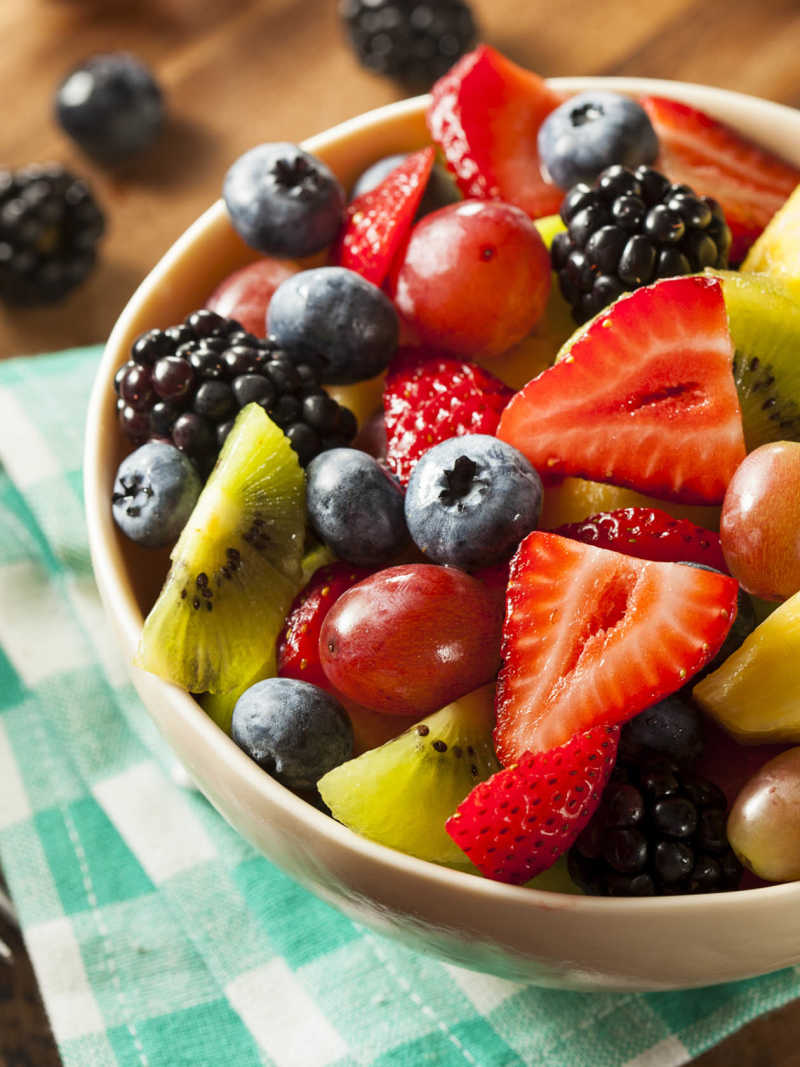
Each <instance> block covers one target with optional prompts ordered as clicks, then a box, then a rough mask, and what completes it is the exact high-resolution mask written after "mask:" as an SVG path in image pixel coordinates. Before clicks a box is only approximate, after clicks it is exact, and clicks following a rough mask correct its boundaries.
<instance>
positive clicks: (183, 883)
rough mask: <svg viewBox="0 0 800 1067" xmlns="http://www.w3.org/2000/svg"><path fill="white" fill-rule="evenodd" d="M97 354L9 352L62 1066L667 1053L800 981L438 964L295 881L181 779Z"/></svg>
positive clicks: (38, 876)
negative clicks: (127, 598) (157, 710)
mask: <svg viewBox="0 0 800 1067" xmlns="http://www.w3.org/2000/svg"><path fill="white" fill-rule="evenodd" d="M99 356H100V350H99V349H98V348H90V349H82V350H76V351H71V352H65V353H61V354H58V355H53V356H43V357H38V358H29V359H24V360H23V359H19V360H11V361H7V362H4V363H0V462H2V468H0V863H2V867H3V871H4V873H5V876H6V878H7V881H8V884H9V887H10V890H11V893H12V895H13V897H14V900H15V902H16V905H17V908H18V910H19V915H20V919H21V922H22V926H23V930H24V934H25V940H26V943H27V946H28V949H29V951H30V955H31V958H32V960H33V963H34V966H35V968H36V973H37V976H38V979H39V983H40V986H41V990H42V995H43V998H44V1002H45V1005H46V1007H47V1011H48V1013H49V1016H50V1020H51V1022H52V1025H53V1030H54V1032H55V1037H56V1040H57V1042H58V1045H59V1048H60V1051H61V1055H62V1057H63V1060H64V1063H65V1064H66V1065H67V1067H101V1065H102V1067H107V1065H117V1064H119V1065H123V1067H228V1065H235V1067H250V1065H256V1064H274V1065H276V1067H323V1065H337V1067H338V1065H344V1064H381V1065H383V1067H389V1065H391V1064H396V1065H398V1067H409V1065H412V1067H413V1065H416V1064H423V1063H431V1064H432V1063H436V1064H440V1065H445V1067H449V1065H453V1067H464V1064H465V1062H466V1063H468V1064H472V1065H481V1067H495V1065H503V1067H507V1065H513V1064H536V1065H541V1067H564V1065H565V1064H569V1065H570V1067H580V1065H583V1064H587V1065H589V1064H590V1065H592V1067H617V1065H623V1064H625V1065H627V1067H668V1065H670V1067H672V1065H677V1064H682V1063H685V1062H687V1061H688V1060H689V1059H690V1058H691V1057H693V1056H695V1055H697V1054H698V1053H700V1052H701V1051H702V1050H704V1049H706V1048H708V1047H709V1046H711V1045H713V1044H714V1043H715V1042H717V1041H719V1040H720V1039H721V1038H723V1037H724V1036H725V1035H726V1034H728V1033H730V1032H731V1031H733V1030H735V1029H736V1028H737V1027H739V1026H741V1025H742V1024H743V1023H745V1022H747V1021H748V1020H749V1019H752V1018H753V1017H754V1016H756V1015H759V1014H760V1013H762V1012H764V1011H767V1010H769V1009H770V1008H775V1007H777V1006H778V1005H780V1004H783V1003H785V1002H786V1001H788V1000H789V999H791V998H792V997H794V996H796V995H797V993H798V974H797V973H796V972H795V971H794V970H788V971H782V972H779V973H777V974H774V975H771V976H769V977H767V978H762V979H757V980H754V981H749V982H739V983H735V984H732V985H725V986H716V987H713V988H709V989H706V990H702V991H694V992H690V993H661V994H652V995H644V996H638V995H617V994H614V995H606V994H577V993H565V992H556V991H552V990H544V989H538V988H536V987H534V986H527V985H518V984H515V983H512V982H507V981H503V980H501V979H498V978H492V977H487V976H485V975H479V974H475V973H473V972H471V971H467V970H463V969H462V968H460V967H453V966H449V965H446V964H443V963H440V962H439V961H437V960H435V959H430V958H428V957H426V956H422V955H417V954H415V953H413V952H410V951H408V950H407V949H405V948H402V947H400V946H398V945H396V944H394V943H393V942H391V941H386V940H384V939H382V938H381V937H378V936H376V935H374V934H372V933H370V932H368V931H367V930H365V929H364V928H363V927H361V926H358V925H356V924H355V923H352V922H350V921H349V920H348V919H346V918H344V917H343V916H342V915H340V914H338V913H337V912H336V911H334V910H333V909H332V908H330V907H329V906H328V905H327V904H323V903H321V902H320V901H319V900H317V899H316V898H315V897H313V896H311V895H309V894H308V893H307V892H305V891H304V890H303V889H300V888H299V887H298V886H297V885H295V884H294V883H293V882H292V881H291V880H290V879H288V878H286V877H285V876H284V875H283V874H281V873H280V871H278V870H276V869H275V868H274V867H273V866H271V864H269V863H268V862H267V861H266V860H265V859H263V858H262V857H261V856H259V855H258V854H257V853H256V852H255V851H254V850H253V849H252V848H251V847H250V845H248V844H246V843H245V842H244V841H243V840H242V839H241V838H240V837H239V836H238V835H237V834H236V833H235V832H234V831H233V830H232V829H230V827H229V826H228V825H227V824H226V823H225V822H224V821H223V820H222V819H221V818H220V817H219V816H218V815H217V813H216V812H215V811H214V810H213V809H212V808H211V807H210V806H209V805H208V803H207V802H206V801H205V800H204V799H203V798H202V797H201V796H199V795H198V794H197V793H195V792H192V791H185V790H182V789H181V788H180V787H179V786H178V785H176V784H175V782H174V781H173V776H172V775H171V773H170V768H171V766H172V762H171V757H170V755H169V753H168V752H167V751H166V749H165V746H164V745H163V743H162V742H161V740H160V738H159V737H158V736H157V734H156V732H155V730H154V728H153V726H152V724H151V722H150V720H149V719H148V717H147V716H146V714H145V713H144V712H143V710H142V707H141V705H140V703H139V701H138V699H137V697H136V694H135V692H134V690H133V688H132V686H131V685H130V683H129V682H128V680H127V677H126V672H125V668H124V665H123V664H122V663H121V662H120V659H119V657H118V655H117V653H116V651H115V649H114V647H113V646H112V644H111V643H110V638H109V631H108V627H107V626H106V625H105V623H104V621H103V617H102V612H101V607H100V604H99V601H98V598H97V593H96V590H95V586H94V582H93V579H92V572H91V566H90V561H89V553H88V549H87V544H86V531H85V527H84V519H83V509H82V496H81V469H80V468H81V449H82V438H83V422H84V415H85V410H86V402H87V398H88V393H89V388H90V384H91V380H92V377H93V374H94V371H95V368H96V366H97V362H98V359H99ZM109 402H110V398H109Z"/></svg>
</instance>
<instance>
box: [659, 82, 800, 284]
mask: <svg viewBox="0 0 800 1067" xmlns="http://www.w3.org/2000/svg"><path fill="white" fill-rule="evenodd" d="M641 102H642V105H643V106H644V108H645V110H646V111H647V113H648V115H649V116H650V121H651V122H652V123H653V126H654V128H655V131H656V133H657V134H658V138H659V141H660V145H661V150H660V155H659V160H658V162H656V164H655V166H656V167H657V168H658V169H659V170H662V171H664V173H665V174H666V175H667V176H668V177H669V179H670V181H673V182H680V183H684V184H686V185H690V186H691V187H692V189H693V190H694V191H695V192H696V193H698V194H699V195H701V196H712V197H714V199H716V200H718V201H719V203H720V204H721V205H722V210H723V211H724V212H725V218H726V220H727V222H728V226H729V227H730V230H731V235H732V237H733V244H732V246H731V251H730V260H731V263H739V262H741V260H742V259H744V256H745V253H746V252H747V250H748V248H749V247H750V245H751V244H752V243H753V241H754V240H755V239H756V237H758V235H759V234H760V233H761V231H762V230H763V229H764V227H765V226H766V225H767V223H768V222H769V220H770V219H771V218H772V216H773V215H774V214H775V212H776V211H777V210H778V208H780V207H781V206H782V205H783V203H784V202H785V201H786V199H787V197H788V196H789V195H790V194H791V193H792V192H793V191H794V189H795V187H796V186H797V185H798V183H800V170H798V168H797V167H795V166H793V165H792V164H791V163H787V162H786V160H783V159H781V158H780V157H779V156H776V155H775V154H774V153H773V152H769V151H767V149H765V148H761V147H759V146H758V145H756V144H754V143H753V142H752V141H749V140H747V139H746V138H745V137H742V136H741V134H739V133H737V132H736V131H735V130H733V129H732V128H731V127H730V126H726V125H725V123H723V122H719V121H718V120H717V119H714V118H711V116H710V115H706V114H705V113H704V112H703V111H698V110H697V109H696V108H693V107H689V105H688V104H683V103H681V102H680V101H678V100H669V99H667V98H666V97H663V96H646V97H644V98H643V99H642V101H641Z"/></svg>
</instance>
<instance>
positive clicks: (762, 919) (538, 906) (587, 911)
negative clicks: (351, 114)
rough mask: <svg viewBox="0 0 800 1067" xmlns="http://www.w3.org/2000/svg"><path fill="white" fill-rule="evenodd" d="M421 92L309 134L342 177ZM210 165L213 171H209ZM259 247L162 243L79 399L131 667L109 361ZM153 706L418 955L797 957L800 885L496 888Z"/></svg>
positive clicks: (91, 482)
mask: <svg viewBox="0 0 800 1067" xmlns="http://www.w3.org/2000/svg"><path fill="white" fill-rule="evenodd" d="M551 84H552V85H553V87H554V88H556V89H557V90H562V91H566V92H572V91H580V90H583V89H588V88H603V89H615V90H621V91H625V92H633V93H645V92H647V93H659V94H662V95H666V96H673V97H676V98H679V99H682V100H685V101H686V102H688V103H690V104H695V105H696V106H699V107H701V108H703V109H704V110H707V111H709V112H710V113H712V114H713V115H716V116H718V117H719V118H722V119H724V120H726V121H727V122H729V123H731V124H732V125H734V126H736V127H737V128H738V129H739V130H741V131H742V132H743V133H745V134H748V135H750V136H752V137H753V138H755V139H757V140H758V141H760V142H761V143H762V144H764V145H766V146H768V147H770V148H773V149H775V150H777V151H779V152H781V153H782V154H783V155H785V156H787V157H788V158H790V159H792V160H793V161H794V162H795V163H797V164H800V111H794V110H792V109H790V108H786V107H782V106H779V105H777V104H773V103H767V102H764V101H762V100H757V99H755V98H752V97H747V96H742V95H740V94H737V93H732V92H724V91H721V90H718V89H711V88H706V87H702V86H696V85H687V84H682V83H677V82H661V81H653V80H644V79H632V78H602V79H600V78H598V79H592V78H562V79H556V80H555V81H553V82H552V83H551ZM425 104H426V99H425V98H418V99H414V100H407V101H403V102H401V103H398V104H393V105H390V106H389V107H384V108H381V109H379V110H377V111H372V112H369V113H368V114H366V115H362V116H360V117H358V118H356V119H352V120H350V121H349V122H345V123H343V124H342V125H340V126H337V127H335V128H334V129H332V130H329V131H327V132H326V133H323V134H320V135H319V136H317V137H313V138H311V140H309V141H307V142H306V143H305V147H306V148H307V149H309V151H311V152H314V153H316V154H317V155H319V156H320V157H321V158H322V159H324V160H325V161H326V162H327V163H328V164H329V165H330V166H331V167H332V168H333V170H334V171H335V172H336V173H337V174H338V176H339V177H340V179H341V180H342V182H343V184H344V185H345V187H348V186H349V185H350V184H351V183H352V181H353V180H354V179H355V177H356V176H357V175H358V174H359V173H360V172H361V171H362V170H363V169H364V168H365V167H366V166H367V165H368V164H369V163H371V162H372V161H373V160H375V159H378V158H380V157H381V156H384V155H388V154H389V153H392V152H398V151H408V150H411V149H414V148H417V147H420V146H421V145H423V144H425V143H427V142H428V136H427V131H426V128H425V122H424V109H425ZM221 177H222V176H221V175H220V178H221ZM254 258H256V257H255V253H254V252H253V251H252V250H250V249H248V248H247V247H246V246H245V245H244V244H243V243H242V242H241V240H240V239H239V238H238V237H237V235H236V234H235V233H234V231H233V229H232V228H231V226H230V224H229V222H228V220H227V217H226V213H225V210H224V207H223V205H222V203H221V202H218V203H216V204H214V205H213V206H212V207H211V208H209V210H208V211H207V212H206V213H205V214H204V215H203V216H201V218H199V219H198V220H197V222H196V223H195V224H194V225H193V226H192V227H190V229H189V230H188V231H187V232H186V233H185V234H184V235H183V236H182V237H181V238H180V240H178V241H177V242H176V243H175V244H174V245H173V247H172V248H171V249H170V250H169V251H168V252H167V254H166V255H165V256H164V258H163V259H162V260H161V261H160V263H158V264H157V266H156V267H155V268H154V269H153V271H152V272H151V273H150V275H149V276H148V277H147V278H146V279H145V281H144V282H143V283H142V284H141V286H140V287H139V289H138V290H137V291H136V293H135V294H134V295H133V297H132V298H131V300H130V302H129V304H128V305H127V307H126V308H125V310H124V311H123V313H122V315H121V316H120V319H119V321H118V322H117V324H116V326H115V328H114V331H113V333H112V334H111V337H110V339H109V342H108V345H107V347H106V351H105V355H104V356H103V360H102V363H101V365H100V368H99V371H98V375H97V380H96V382H95V386H94V391H93V393H92V397H91V404H90V408H89V416H88V426H87V433H86V454H85V484H86V510H87V517H88V525H89V540H90V545H91V552H92V559H93V563H94V570H95V575H96V577H97V582H98V585H99V587H100V593H101V595H102V598H103V601H104V604H105V608H106V611H107V613H108V617H109V619H110V620H111V622H112V623H113V626H114V628H115V631H116V633H117V636H118V639H119V643H120V645H121V648H122V651H123V654H124V656H125V658H126V660H127V661H128V662H130V661H131V659H132V656H133V653H134V650H135V648H136V645H137V643H138V639H139V633H140V630H141V626H142V619H143V611H146V610H147V609H148V607H149V606H150V604H151V603H152V601H153V599H154V598H155V594H156V592H157V589H158V587H159V585H160V583H161V581H162V579H163V576H164V574H165V572H166V554H160V553H156V554H153V553H148V552H146V551H144V550H140V549H137V548H136V546H133V545H131V544H130V543H128V542H126V541H124V539H123V538H121V537H120V536H119V535H118V533H117V531H116V528H115V526H114V524H113V523H112V520H111V510H110V507H109V499H110V492H111V486H112V484H113V478H114V473H115V470H116V467H117V464H118V463H119V460H120V459H121V457H122V454H123V452H124V446H123V442H122V441H121V440H120V435H119V433H118V431H117V427H116V418H115V411H114V404H113V402H112V397H113V386H112V382H113V377H114V372H115V371H116V369H117V368H118V367H119V366H120V364H121V363H123V362H124V361H125V360H126V359H127V356H128V351H129V346H130V344H131V341H132V340H133V339H134V337H135V336H136V335H137V334H139V333H140V332H141V331H143V330H145V329H148V328H150V327H153V326H159V327H164V326H167V325H169V324H171V323H175V322H180V321H181V320H182V319H183V317H184V316H185V315H186V314H187V312H188V311H190V310H192V309H193V308H195V307H200V306H202V304H203V301H204V299H205V297H206V296H207V295H208V294H209V292H210V291H211V290H212V289H213V288H214V286H215V285H216V284H217V283H218V282H219V281H221V280H222V279H223V278H224V277H225V276H226V275H227V274H228V273H229V272H230V271H232V270H233V269H234V268H236V267H239V266H242V265H243V264H245V263H247V262H249V261H250V260H252V259H254ZM131 674H132V677H133V681H134V684H135V685H136V688H137V689H138V691H139V694H140V696H141V698H142V700H143V701H144V704H145V706H146V707H147V709H148V711H149V713H150V715H151V716H152V717H153V719H154V720H155V722H156V723H157V725H158V727H159V729H160V730H161V732H162V733H163V734H164V736H165V737H166V739H167V741H168V742H169V743H170V745H171V746H172V748H173V749H174V751H175V753H176V754H177V755H178V757H179V758H180V759H181V761H182V762H183V763H184V764H185V766H186V768H187V769H188V771H189V773H190V774H191V775H192V777H193V778H194V780H195V781H196V782H197V784H198V785H199V787H200V788H201V789H202V790H203V792H204V793H205V794H206V796H207V797H208V798H209V799H210V800H211V802H212V803H213V804H214V805H215V806H216V807H217V808H218V809H219V811H220V812H221V813H222V814H223V815H224V816H225V818H226V819H228V821H229V822H230V823H232V824H233V826H235V827H236V829H237V830H239V831H240V832H241V833H242V834H243V835H244V836H245V837H246V838H247V839H249V840H250V841H251V842H252V843H253V844H254V845H255V846H256V847H257V848H258V849H260V850H261V851H262V852H263V853H264V855H265V856H267V857H268V858H269V859H270V860H272V861H274V862H275V863H276V864H277V865H278V866H279V867H281V868H282V869H283V870H284V871H286V872H287V873H288V874H290V875H291V876H293V877H294V878H296V879H297V881H298V882H300V883H301V884H302V885H304V886H306V887H307V888H308V889H310V890H312V891H313V892H314V893H316V894H317V895H318V896H320V897H321V898H322V899H324V900H326V901H328V902H329V903H331V904H333V905H335V906H336V907H338V908H340V909H341V910H342V911H343V912H344V913H345V914H347V915H349V916H351V917H352V918H354V919H357V920H358V921H360V922H363V923H365V924H366V925H368V926H370V927H372V928H374V929H375V930H378V931H380V932H382V933H385V934H388V935H390V936H393V937H397V938H399V939H401V940H403V941H405V942H406V943H407V944H409V945H411V946H413V947H414V948H417V949H419V950H422V951H424V952H430V953H434V954H436V955H439V956H441V957H443V958H445V959H448V960H450V961H453V962H455V963H458V964H462V965H465V966H469V967H473V968H475V969H476V970H483V971H487V972H493V973H495V974H498V975H502V976H504V977H506V978H510V979H516V980H532V981H534V982H538V983H541V984H543V985H553V986H563V987H567V988H571V989H585V990H586V989H589V990H591V989H595V990H598V989H602V990H614V989H616V990H657V989H670V988H677V987H687V986H699V985H706V984H708V983H713V982H721V981H727V980H730V979H738V978H744V977H748V976H751V975H756V974H761V973H765V972H768V971H771V970H775V969H778V968H780V967H784V966H787V965H790V964H797V963H800V884H790V885H782V886H774V887H770V888H766V889H755V890H748V891H742V892H737V893H728V894H713V895H707V896H696V897H688V898H680V897H667V898H651V899H642V900H626V899H605V898H593V897H583V896H570V895H561V894H557V893H548V892H542V891H534V890H527V889H522V888H517V887H514V886H507V885H501V884H498V883H495V882H490V881H488V880H484V879H482V878H479V877H476V876H472V875H469V874H463V873H459V872H457V871H451V870H448V869H445V868H442V867H438V866H435V865H434V864H430V863H426V862H424V861H421V860H417V859H412V858H409V857H408V856H405V855H403V854H401V853H399V852H395V851H393V850H391V849H388V848H385V847H383V846H381V845H377V844H374V843H373V842H371V841H367V840H365V839H364V838H361V837H359V836H357V835H356V834H354V833H352V832H351V831H350V830H348V829H346V828H345V827H344V826H341V825H339V824H338V823H336V822H334V820H333V819H330V818H328V817H326V816H325V815H323V814H321V813H320V812H319V811H317V810H315V809H314V808H312V807H311V806H310V805H309V804H306V803H305V802H304V801H302V800H300V799H298V798H297V797H296V796H294V795H293V794H292V793H291V792H289V791H288V790H287V789H285V788H284V787H283V786H281V785H279V784H278V783H277V782H275V781H274V780H273V779H272V778H270V777H269V776H268V775H267V774H265V773H264V772H263V771H261V770H260V769H259V768H258V767H257V766H256V764H255V763H253V762H252V761H251V760H250V759H249V758H248V757H247V756H245V755H244V753H243V752H242V751H240V749H239V748H237V747H236V745H235V744H234V743H233V742H232V741H231V740H230V738H228V737H227V736H226V735H225V734H224V733H223V732H222V731H221V730H220V729H218V727H217V726H216V725H215V724H214V723H213V722H212V721H211V720H210V719H209V718H208V717H207V716H206V715H205V714H204V712H203V711H202V710H201V709H200V707H199V706H198V705H197V704H196V703H195V702H194V700H193V699H192V698H191V697H190V696H188V695H187V694H186V693H184V692H182V691H181V690H179V689H177V688H175V687H174V686H171V685H169V684H167V683H165V682H163V681H161V680H160V679H158V678H156V677H154V676H152V675H149V674H146V673H144V672H142V671H140V670H137V669H135V668H133V667H132V668H131Z"/></svg>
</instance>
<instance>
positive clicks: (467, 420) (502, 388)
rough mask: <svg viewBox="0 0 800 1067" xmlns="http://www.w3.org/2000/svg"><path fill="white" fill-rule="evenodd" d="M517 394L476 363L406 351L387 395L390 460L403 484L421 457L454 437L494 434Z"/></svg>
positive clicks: (385, 408)
mask: <svg viewBox="0 0 800 1067" xmlns="http://www.w3.org/2000/svg"><path fill="white" fill-rule="evenodd" d="M513 395H514V393H513V390H511V389H509V388H508V386H507V385H505V384H504V383H503V382H501V381H500V379H499V378H495V376H494V375H493V374H490V373H489V371H486V370H484V369H483V368H482V367H479V366H478V364H477V363H469V362H464V361H462V360H458V359H450V358H448V357H440V356H432V355H431V354H430V353H428V352H425V351H423V350H421V349H413V348H408V349H401V350H400V351H399V352H398V354H397V355H396V356H395V358H394V360H393V361H392V364H391V366H390V367H389V373H388V374H387V376H386V385H385V387H384V391H383V412H384V421H385V424H386V442H387V451H386V460H387V463H388V465H389V467H390V469H391V470H392V471H393V472H394V474H395V475H396V476H397V477H398V478H399V479H400V481H401V482H402V483H403V485H407V484H408V479H409V478H410V477H411V471H412V470H413V469H414V465H415V464H416V462H417V460H418V459H419V458H420V456H421V455H422V454H423V453H424V452H427V451H428V449H429V448H432V447H433V446H434V445H436V444H438V443H439V442H440V441H445V440H447V439H448V438H449V437H459V436H461V435H462V434H467V433H485V434H493V433H494V432H495V430H496V429H497V424H498V421H499V419H500V413H501V412H502V410H503V408H504V407H505V406H506V404H507V403H508V401H509V400H510V399H511V397H512V396H513Z"/></svg>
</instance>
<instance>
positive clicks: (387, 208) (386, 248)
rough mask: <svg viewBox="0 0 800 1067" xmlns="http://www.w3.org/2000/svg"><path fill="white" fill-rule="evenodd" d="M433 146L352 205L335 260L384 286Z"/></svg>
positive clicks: (424, 182) (430, 161) (416, 154)
mask: <svg viewBox="0 0 800 1067" xmlns="http://www.w3.org/2000/svg"><path fill="white" fill-rule="evenodd" d="M434 156H435V151H434V149H433V148H422V149H420V151H419V152H412V153H411V155H410V156H408V158H407V159H405V160H404V161H403V162H402V163H401V164H400V165H399V166H398V167H396V168H395V169H394V170H393V171H392V173H391V174H389V175H388V176H387V177H386V178H384V180H383V181H382V182H381V183H380V185H377V186H376V187H375V188H374V189H370V190H369V191H368V192H366V193H363V194H362V195H361V196H359V197H356V199H355V200H353V201H352V203H350V204H348V206H347V211H346V219H345V223H344V226H343V228H342V230H341V232H340V233H339V237H338V239H337V242H336V245H335V247H334V249H333V251H332V254H331V262H332V263H335V264H338V265H339V266H341V267H348V268H349V269H350V270H354V271H356V272H357V273H358V274H361V275H362V276H363V277H364V278H366V279H367V281H369V282H372V283H373V285H380V284H381V283H382V282H383V279H384V278H385V277H386V275H387V274H388V273H389V268H390V267H391V265H392V260H393V259H394V257H395V255H396V253H397V250H398V248H399V247H400V245H401V243H402V241H403V239H404V238H405V236H406V234H407V233H408V231H409V230H410V229H411V224H412V222H413V220H414V215H415V214H416V211H417V208H418V207H419V204H420V200H422V194H423V193H424V192H425V186H426V185H427V184H428V178H429V177H430V173H431V168H432V167H433V160H434Z"/></svg>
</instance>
